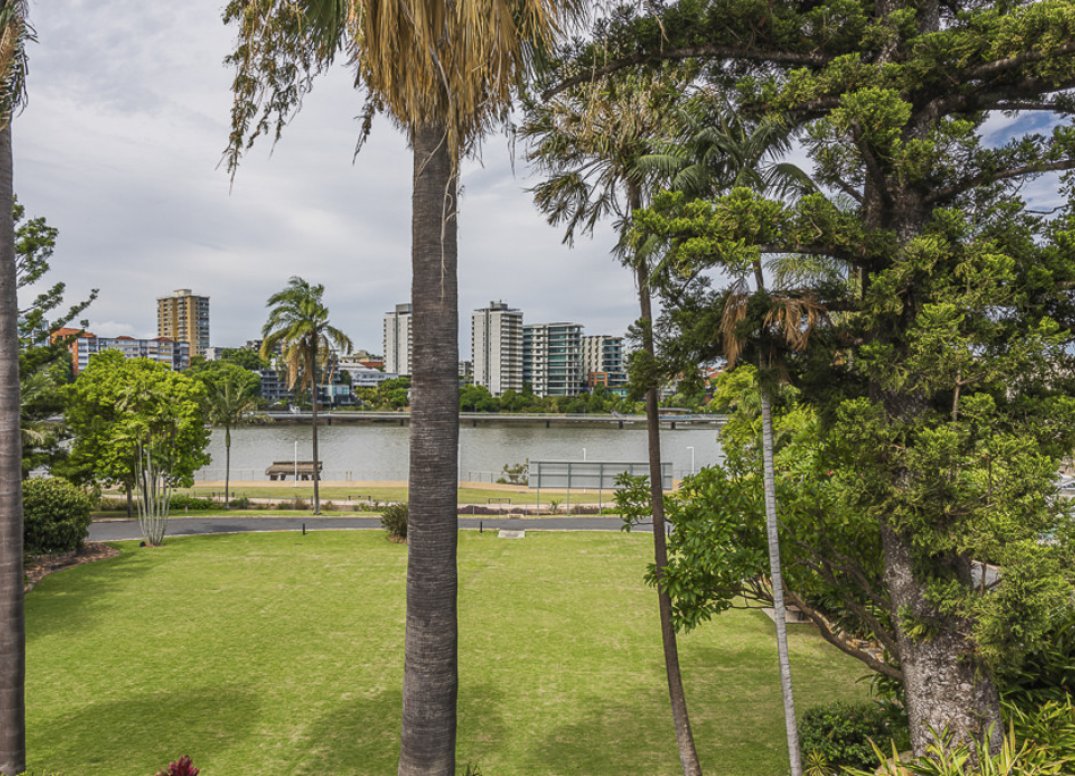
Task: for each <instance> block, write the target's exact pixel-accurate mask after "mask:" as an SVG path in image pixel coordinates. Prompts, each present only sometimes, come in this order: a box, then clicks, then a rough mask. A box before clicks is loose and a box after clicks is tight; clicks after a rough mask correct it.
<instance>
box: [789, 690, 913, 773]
mask: <svg viewBox="0 0 1075 776" xmlns="http://www.w3.org/2000/svg"><path fill="white" fill-rule="evenodd" d="M799 740H800V745H801V747H802V752H803V755H804V756H805V757H806V759H807V760H814V761H818V760H822V761H824V762H825V763H826V764H827V765H828V767H830V768H833V769H834V770H835V769H838V768H841V767H845V766H846V767H852V768H867V767H870V766H875V767H876V765H877V757H876V755H875V754H874V749H873V746H871V744H870V741H871V740H872V741H873V742H874V743H876V744H877V745H878V746H879V747H880V748H881V749H883V750H887V749H890V748H891V744H890V743H889V742H890V741H895V743H896V748H897V749H899V750H901V751H902V750H903V749H906V748H907V746H908V745H909V742H910V741H909V734H908V731H907V717H906V715H905V714H904V713H903V709H902V708H900V707H899V706H897V705H895V704H891V703H843V702H836V703H830V704H827V705H825V706H815V707H814V708H812V709H807V711H806V713H805V714H803V716H802V719H801V720H800V722H799Z"/></svg>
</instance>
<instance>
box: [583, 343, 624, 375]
mask: <svg viewBox="0 0 1075 776" xmlns="http://www.w3.org/2000/svg"><path fill="white" fill-rule="evenodd" d="M582 371H583V379H584V380H585V382H586V384H587V385H588V386H589V387H590V388H593V387H595V386H598V385H603V386H605V387H606V388H622V387H623V386H624V385H626V384H627V367H626V365H625V363H624V349H623V337H611V336H609V335H607V334H595V335H593V336H589V337H583V338H582Z"/></svg>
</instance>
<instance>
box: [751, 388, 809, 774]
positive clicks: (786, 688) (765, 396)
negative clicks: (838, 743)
mask: <svg viewBox="0 0 1075 776" xmlns="http://www.w3.org/2000/svg"><path fill="white" fill-rule="evenodd" d="M764 378H765V376H764V375H763V374H761V373H760V370H759V374H758V385H759V387H760V393H761V440H762V443H761V448H762V468H763V471H764V477H763V479H764V481H765V482H764V486H765V529H766V533H767V534H768V543H769V577H770V579H771V580H772V583H773V619H774V620H775V621H776V652H777V660H778V661H779V663H780V691H781V693H782V694H783V696H784V728H785V730H786V731H787V738H788V757H789V759H790V762H791V776H802V772H803V766H802V757H801V755H800V753H799V729H798V726H797V723H796V719H795V698H794V696H793V694H792V688H791V660H790V659H789V657H788V621H787V609H786V608H785V607H784V575H783V574H782V573H781V570H780V536H779V532H778V530H777V519H776V474H775V470H774V467H773V413H772V407H771V406H770V401H769V389H768V387H766V385H765V381H764Z"/></svg>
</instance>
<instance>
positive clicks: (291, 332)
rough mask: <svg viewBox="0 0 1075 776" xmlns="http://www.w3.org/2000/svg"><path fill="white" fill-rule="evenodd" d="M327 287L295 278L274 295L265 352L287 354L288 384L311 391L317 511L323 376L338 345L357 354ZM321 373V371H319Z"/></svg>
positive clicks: (265, 354) (284, 356)
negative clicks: (331, 308)
mask: <svg viewBox="0 0 1075 776" xmlns="http://www.w3.org/2000/svg"><path fill="white" fill-rule="evenodd" d="M324 293H325V287H324V286H323V285H321V284H320V283H318V284H317V285H310V283H308V282H307V281H305V280H303V279H302V278H300V277H293V278H291V280H290V281H288V285H287V287H286V288H285V289H283V290H282V291H277V292H276V293H275V294H273V295H272V296H270V297H269V301H268V302H267V303H266V306H267V307H268V308H269V320H267V321H266V322H265V325H264V326H263V327H262V329H261V334H262V340H261V356H262V357H263V358H268V357H269V356H270V355H271V354H273V353H275V352H276V351H277V350H280V352H281V358H282V359H283V363H284V366H285V367H286V369H287V384H288V387H289V388H290V389H291V390H293V391H304V390H308V391H309V392H310V407H311V416H312V421H311V433H312V447H313V462H314V470H313V481H314V514H315V515H319V514H321V491H320V487H319V483H320V480H321V471H320V464H319V461H320V458H319V457H318V451H317V404H318V398H319V397H318V394H319V392H320V387H321V378H322V377H323V376H324V374H325V373H326V372H327V367H328V364H329V359H330V357H331V355H332V348H333V347H336V348H338V349H339V350H342V351H343V352H344V353H350V352H351V347H352V346H351V340H350V339H349V338H348V336H347V335H346V334H344V333H343V332H342V331H340V330H339V329H337V328H336V327H335V326H333V325H332V324H331V323H329V320H328V308H327V307H326V306H325V303H324V302H323V301H322V299H321V297H322V296H324ZM319 373H320V374H319Z"/></svg>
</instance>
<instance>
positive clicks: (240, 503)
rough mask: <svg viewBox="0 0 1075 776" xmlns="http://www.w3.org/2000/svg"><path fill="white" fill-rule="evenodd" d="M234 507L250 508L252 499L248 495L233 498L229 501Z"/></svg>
mask: <svg viewBox="0 0 1075 776" xmlns="http://www.w3.org/2000/svg"><path fill="white" fill-rule="evenodd" d="M228 504H229V506H231V508H232V509H250V499H249V498H247V497H246V496H239V498H233V499H232V500H231V501H229V502H228Z"/></svg>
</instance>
